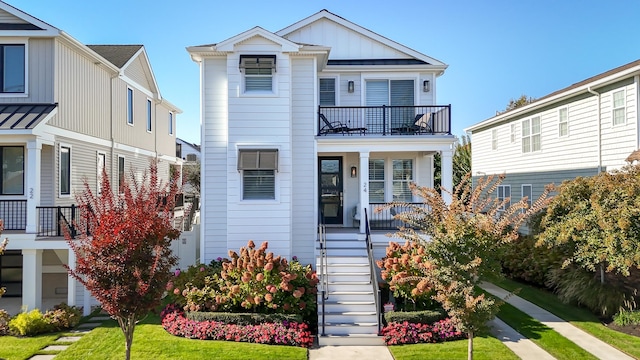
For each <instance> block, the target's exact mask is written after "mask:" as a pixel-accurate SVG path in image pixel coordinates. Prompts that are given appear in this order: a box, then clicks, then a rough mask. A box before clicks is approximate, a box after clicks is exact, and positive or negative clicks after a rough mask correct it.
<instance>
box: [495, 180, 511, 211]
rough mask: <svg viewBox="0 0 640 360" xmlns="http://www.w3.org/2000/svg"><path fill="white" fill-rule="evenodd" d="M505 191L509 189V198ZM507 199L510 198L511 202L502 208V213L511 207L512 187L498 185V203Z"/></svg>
mask: <svg viewBox="0 0 640 360" xmlns="http://www.w3.org/2000/svg"><path fill="white" fill-rule="evenodd" d="M500 189H502V198H501V197H500ZM505 189H509V196H505V194H504V190H505ZM506 198H509V202H508V203H506V204H505V205H504V206H500V209H499V210H500V211H504V210H506V209H507V208H508V207H510V206H511V185H498V187H497V188H496V199H498V202H502V201H503V200H504V199H506Z"/></svg>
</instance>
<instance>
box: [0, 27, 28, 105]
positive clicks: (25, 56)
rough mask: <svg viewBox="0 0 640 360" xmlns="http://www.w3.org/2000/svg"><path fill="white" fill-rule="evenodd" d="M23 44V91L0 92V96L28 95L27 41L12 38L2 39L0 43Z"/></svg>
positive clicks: (15, 96)
mask: <svg viewBox="0 0 640 360" xmlns="http://www.w3.org/2000/svg"><path fill="white" fill-rule="evenodd" d="M14 44H15V45H24V92H21V93H0V98H22V97H29V42H28V41H27V40H24V39H19V40H18V39H16V40H12V39H11V38H6V39H2V40H1V41H0V45H14Z"/></svg>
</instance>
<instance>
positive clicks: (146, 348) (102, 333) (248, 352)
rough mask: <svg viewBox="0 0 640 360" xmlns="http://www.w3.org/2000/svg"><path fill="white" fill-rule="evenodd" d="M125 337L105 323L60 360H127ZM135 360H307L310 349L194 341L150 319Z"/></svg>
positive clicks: (136, 343)
mask: <svg viewBox="0 0 640 360" xmlns="http://www.w3.org/2000/svg"><path fill="white" fill-rule="evenodd" d="M124 352H125V349H124V336H123V335H122V332H121V331H120V328H119V327H118V326H117V324H116V322H115V321H108V322H105V323H104V325H103V326H101V327H99V328H96V329H95V330H93V331H91V332H90V333H89V334H87V335H85V336H83V338H82V339H81V340H80V341H78V342H77V343H75V344H73V345H71V346H70V347H69V348H68V349H67V350H65V351H64V352H62V353H60V354H59V355H58V356H56V360H70V359H76V360H81V359H82V360H84V359H100V360H108V359H117V360H120V359H122V358H123V357H124ZM131 358H132V359H153V360H164V359H166V360H169V359H172V360H173V359H181V360H189V359H193V360H196V359H197V360H200V359H294V360H295V359H300V360H306V359H307V349H304V348H300V347H293V346H280V345H261V344H249V343H239V342H228V341H211V340H192V339H185V338H179V337H176V336H173V335H171V334H169V333H167V332H166V331H165V330H164V329H163V328H162V326H161V325H160V319H159V318H158V317H157V316H150V317H149V318H147V319H145V320H144V321H143V322H141V323H140V324H138V325H137V326H136V330H135V333H134V339H133V345H132V347H131Z"/></svg>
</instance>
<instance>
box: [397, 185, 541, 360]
mask: <svg viewBox="0 0 640 360" xmlns="http://www.w3.org/2000/svg"><path fill="white" fill-rule="evenodd" d="M503 178H504V176H499V177H497V179H496V178H495V177H494V176H489V177H484V178H480V179H478V181H477V184H476V186H475V187H474V188H472V186H471V180H470V175H467V176H465V177H464V178H463V179H462V181H461V182H460V184H458V186H457V187H456V188H455V189H454V191H453V192H449V191H447V190H446V189H442V191H444V192H447V193H450V194H451V198H452V201H451V203H450V204H447V203H445V201H444V200H443V198H442V196H441V195H440V193H438V192H437V191H436V190H435V189H433V188H427V187H420V186H417V185H415V184H412V185H411V187H412V191H413V192H414V194H416V195H418V196H420V197H422V199H423V201H424V204H426V205H427V206H426V207H423V206H420V205H411V204H403V206H409V207H410V209H411V210H410V211H408V212H404V213H400V214H398V215H396V219H398V220H401V221H403V222H405V223H406V224H408V225H409V226H407V227H405V228H401V229H400V231H399V232H398V233H397V234H396V235H397V236H399V237H401V238H404V239H405V240H408V241H410V242H416V243H420V244H422V245H423V246H424V249H425V252H426V254H427V258H428V259H427V260H426V261H425V260H422V261H421V263H420V265H419V266H421V267H422V270H423V274H422V275H421V276H418V277H417V279H416V277H411V276H409V277H406V278H404V279H402V280H401V281H415V280H426V284H425V282H418V284H420V283H422V286H421V287H418V288H417V289H418V291H434V292H435V295H434V296H433V298H434V299H435V300H436V301H438V302H440V303H441V304H442V307H443V308H444V309H445V310H446V311H447V312H448V313H449V316H451V318H452V319H453V320H454V321H455V322H456V323H457V326H458V329H459V330H460V331H463V332H466V333H467V335H468V338H469V349H468V357H469V359H473V337H474V334H476V333H477V332H478V331H479V330H481V329H482V328H484V326H485V323H486V321H487V320H489V319H491V318H493V317H494V316H495V314H496V313H497V311H498V307H499V305H500V304H499V303H496V302H495V301H493V300H492V299H491V298H488V297H485V296H484V294H477V293H476V287H477V286H478V285H479V284H480V282H481V281H482V279H485V278H493V277H496V276H499V275H500V274H501V267H500V263H499V260H498V258H497V257H496V256H495V254H496V253H497V251H498V249H499V248H500V247H501V246H502V245H504V244H506V243H509V242H511V241H513V240H515V239H517V237H518V233H517V230H518V228H519V227H520V225H522V224H523V223H524V221H525V220H526V219H527V218H528V217H529V216H530V215H532V214H534V213H536V212H537V211H539V210H540V209H541V208H542V207H544V206H545V205H546V204H547V202H548V197H547V195H548V192H549V191H550V190H551V188H548V189H547V190H546V191H545V192H544V193H543V194H542V195H541V197H540V198H539V199H538V200H536V201H535V202H534V203H533V205H532V207H531V208H527V199H526V198H525V199H522V200H520V201H519V202H517V203H513V204H511V205H509V199H504V200H502V201H499V200H497V199H495V198H492V197H491V196H490V195H491V194H494V193H495V191H496V189H497V187H498V185H499V184H500V183H501V182H502V180H503ZM465 199H467V200H465ZM391 206H393V204H392V205H391ZM425 235H426V236H425ZM427 236H428V238H427ZM392 282H393V281H392ZM390 285H391V284H390ZM425 285H427V286H425Z"/></svg>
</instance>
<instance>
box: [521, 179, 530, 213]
mask: <svg viewBox="0 0 640 360" xmlns="http://www.w3.org/2000/svg"><path fill="white" fill-rule="evenodd" d="M532 195H533V193H532V191H531V185H529V184H526V185H525V184H523V185H522V198H523V199H524V198H525V197H526V198H527V209H530V208H531V204H533V203H532V201H531V196H532Z"/></svg>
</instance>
